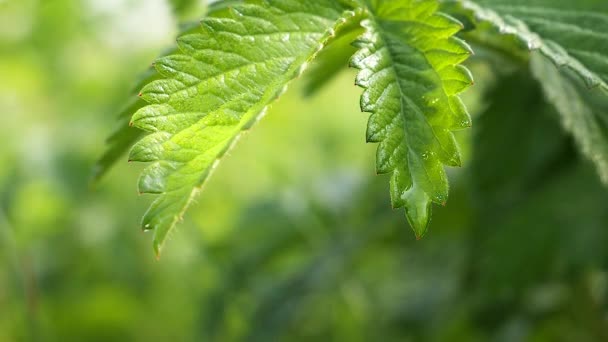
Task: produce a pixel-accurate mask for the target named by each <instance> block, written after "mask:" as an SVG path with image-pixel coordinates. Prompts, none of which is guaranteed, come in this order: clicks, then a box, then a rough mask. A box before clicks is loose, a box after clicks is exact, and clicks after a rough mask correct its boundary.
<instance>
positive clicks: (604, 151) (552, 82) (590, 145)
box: [530, 54, 608, 184]
mask: <svg viewBox="0 0 608 342" xmlns="http://www.w3.org/2000/svg"><path fill="white" fill-rule="evenodd" d="M530 62H531V69H532V74H533V75H534V77H535V78H536V79H537V80H538V81H539V82H540V84H541V86H542V88H543V92H544V93H545V97H546V98H547V100H548V101H549V102H550V103H552V104H553V106H554V107H555V109H556V110H557V112H558V113H559V115H560V117H561V122H562V126H563V127H564V129H565V130H566V131H568V132H569V133H570V134H572V136H573V137H574V140H575V141H576V143H577V145H578V147H579V150H580V151H581V152H582V153H583V154H584V155H585V156H586V157H587V158H589V159H590V160H591V161H593V163H594V164H595V166H596V169H597V171H598V173H599V176H600V178H601V179H602V181H603V182H604V184H608V100H607V99H606V97H605V96H603V94H602V93H600V91H599V90H591V91H589V90H588V89H585V88H584V87H582V86H581V85H578V84H577V82H575V80H573V79H572V77H569V76H568V74H567V73H566V72H564V71H561V72H560V70H558V69H556V68H555V67H553V65H551V63H550V62H549V60H547V58H546V57H544V56H542V55H539V54H533V55H532V59H531V61H530Z"/></svg>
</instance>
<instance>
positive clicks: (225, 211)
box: [0, 0, 608, 341]
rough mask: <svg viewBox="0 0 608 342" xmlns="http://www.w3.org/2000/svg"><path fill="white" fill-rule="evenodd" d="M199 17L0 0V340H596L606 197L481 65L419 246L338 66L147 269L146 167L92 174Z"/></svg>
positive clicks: (158, 7) (104, 0)
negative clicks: (139, 83)
mask: <svg viewBox="0 0 608 342" xmlns="http://www.w3.org/2000/svg"><path fill="white" fill-rule="evenodd" d="M203 11H204V10H203V6H202V5H201V4H198V3H196V2H192V1H172V3H168V2H165V1H163V0H111V1H110V0H44V1H43V0H0V81H1V82H0V143H1V144H0V341H170V340H172V341H243V340H247V341H608V324H607V319H608V316H607V315H608V311H607V308H608V305H607V304H608V302H607V299H608V298H607V297H606V295H607V291H608V273H607V266H608V265H607V263H608V248H606V246H607V242H608V229H606V228H608V227H606V222H608V221H607V220H608V210H606V207H607V203H608V193H607V192H606V189H605V188H604V187H602V185H601V184H600V183H599V181H598V180H597V177H596V175H595V172H594V170H593V168H592V167H591V166H590V165H589V164H588V163H587V162H585V161H583V160H581V158H580V157H579V156H578V154H577V153H576V151H575V149H574V148H573V144H572V141H571V140H570V139H569V138H568V137H567V136H565V135H564V134H563V133H562V131H561V129H560V127H559V123H558V122H557V120H556V118H557V115H556V114H555V113H554V111H553V109H552V108H551V107H550V106H548V105H547V104H546V103H545V102H544V100H543V98H542V93H541V91H540V90H539V89H538V85H537V84H536V83H534V82H533V81H531V80H530V77H529V76H528V74H529V73H528V71H527V67H526V65H525V64H523V63H519V64H518V63H510V62H508V61H505V60H503V59H501V58H500V56H493V57H492V58H488V57H491V56H490V55H489V54H484V53H483V51H480V53H478V57H476V58H473V59H472V60H470V61H469V66H470V67H471V69H473V71H474V72H475V75H476V78H477V82H476V86H475V87H474V89H473V90H470V91H469V92H468V93H466V95H465V98H466V101H467V103H468V105H469V107H470V109H471V111H472V112H473V115H474V128H473V129H472V130H469V131H465V132H460V133H458V139H459V140H460V141H461V144H462V148H463V152H464V155H465V158H464V159H465V167H463V168H462V169H450V170H449V175H450V181H451V184H452V188H451V196H450V200H449V202H448V205H447V206H446V207H442V208H440V207H435V208H434V209H435V210H434V219H433V222H432V223H431V228H430V232H429V234H428V235H427V237H425V238H424V239H423V240H421V241H415V238H414V235H413V233H412V232H411V230H410V228H409V226H408V224H407V221H406V219H405V217H404V214H403V212H402V211H401V210H399V211H395V210H391V209H390V203H389V193H388V178H387V177H385V176H376V175H375V172H374V157H375V155H374V154H375V146H373V145H367V144H365V142H364V136H365V135H364V132H365V123H366V120H367V114H362V113H360V111H359V108H358V96H359V94H360V90H359V89H357V88H356V87H355V86H353V77H354V71H352V70H349V71H346V70H345V72H343V73H342V74H340V75H338V76H337V77H336V78H335V79H333V80H332V81H331V82H330V83H329V84H328V85H327V86H326V87H325V88H323V89H321V90H320V91H319V92H318V93H317V94H316V95H313V96H310V97H303V96H302V90H303V88H304V87H305V82H306V78H304V80H299V81H297V82H296V83H294V84H293V85H292V87H291V88H290V89H291V91H290V92H289V93H288V94H287V95H285V96H283V97H282V98H281V99H280V100H279V101H278V103H276V104H275V105H274V106H273V107H272V109H271V111H270V112H269V113H268V115H267V116H266V118H265V119H264V120H263V121H262V122H261V123H260V124H259V125H258V126H257V127H255V128H254V129H253V130H252V131H251V132H250V133H247V134H246V135H245V136H244V137H243V138H242V139H241V141H240V143H239V144H238V146H237V148H236V149H234V150H233V151H232V153H231V154H230V155H229V156H228V157H227V158H226V159H225V160H224V162H223V163H222V164H221V165H220V167H219V169H218V170H217V172H216V173H215V174H214V176H213V177H212V179H211V181H210V182H209V183H208V184H207V186H206V188H205V190H204V191H203V192H202V194H201V196H200V197H199V198H198V200H197V203H196V204H195V205H194V206H193V207H192V208H191V209H190V210H189V212H188V214H187V215H186V217H185V221H184V223H183V224H181V225H180V226H179V228H178V230H177V232H175V233H174V234H173V235H172V237H171V239H170V241H169V243H168V244H167V247H166V248H165V252H164V254H163V256H162V258H161V259H160V260H158V261H157V260H156V259H155V258H154V255H153V252H152V247H151V241H150V236H148V235H146V234H143V233H142V232H141V231H140V229H139V228H138V223H139V219H140V217H141V215H142V213H143V212H144V210H145V208H146V205H147V204H149V202H150V201H151V198H149V197H146V196H138V195H137V192H136V181H137V175H138V172H139V171H140V170H141V168H142V165H136V164H128V163H127V162H126V160H125V158H123V159H122V160H121V161H120V163H119V164H118V165H117V167H116V168H115V169H114V170H112V172H111V173H110V174H109V175H107V176H106V177H105V178H104V180H103V181H102V182H100V183H98V184H96V185H95V187H94V188H92V187H91V186H90V183H89V180H90V176H91V172H92V169H93V166H94V163H95V161H96V159H97V158H98V157H99V156H100V155H101V153H102V152H103V150H104V140H105V137H106V136H107V135H108V134H109V133H110V132H111V131H112V129H113V128H114V127H115V124H116V120H115V116H116V114H117V113H118V112H119V110H120V109H121V106H122V105H123V104H124V103H125V102H126V101H127V99H128V95H129V94H132V89H131V88H132V86H133V85H134V83H135V80H137V77H138V75H139V74H140V73H141V72H142V71H144V70H145V69H146V66H148V65H149V64H150V63H151V61H153V60H154V57H155V56H156V55H158V53H159V52H160V51H162V50H163V49H164V48H165V47H166V46H170V45H171V42H172V41H173V39H174V37H175V34H176V33H177V32H178V29H177V27H178V24H177V23H178V22H180V20H182V19H187V18H196V17H199V16H200V15H201V14H202V13H203ZM497 65H498V66H499V67H498V68H497V67H496V66H497ZM506 65H509V67H506Z"/></svg>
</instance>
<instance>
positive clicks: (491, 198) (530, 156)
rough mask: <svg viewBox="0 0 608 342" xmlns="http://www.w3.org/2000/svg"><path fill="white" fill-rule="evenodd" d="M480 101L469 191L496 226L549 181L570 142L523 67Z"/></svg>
mask: <svg viewBox="0 0 608 342" xmlns="http://www.w3.org/2000/svg"><path fill="white" fill-rule="evenodd" d="M551 67H552V68H553V66H552V65H551ZM553 69H555V68H553ZM484 97H485V98H486V99H487V103H488V106H487V108H485V109H484V110H483V111H482V112H481V113H480V114H479V115H478V116H476V117H475V126H474V128H473V136H472V137H473V141H472V146H473V158H472V160H471V163H470V183H471V186H470V187H471V188H472V189H473V195H474V196H473V197H474V199H475V202H476V205H477V206H478V207H479V208H480V214H481V215H482V216H483V217H484V218H485V219H486V220H485V221H486V222H496V221H497V220H499V219H500V217H501V216H502V215H504V214H505V211H506V210H507V209H509V208H510V207H511V206H513V205H514V204H516V203H518V202H521V201H522V200H523V198H525V197H526V194H528V193H529V192H530V191H531V190H532V189H533V188H534V187H535V186H538V185H539V184H542V183H543V182H544V181H545V180H547V179H548V178H550V177H551V174H552V173H553V172H555V171H556V170H555V166H556V164H557V163H559V160H560V159H561V155H562V153H563V151H564V149H565V147H566V145H567V142H568V139H567V135H566V134H565V133H564V132H563V130H562V129H561V127H560V126H559V122H558V120H557V119H556V118H555V111H554V110H553V109H552V108H551V106H550V105H549V104H548V103H547V102H546V101H545V100H544V98H543V94H542V90H541V89H540V86H539V85H538V83H537V82H535V80H534V79H533V78H532V77H531V76H530V74H529V70H528V69H527V68H525V69H524V70H519V71H517V72H514V73H512V74H510V75H507V76H503V77H500V78H498V79H497V81H496V85H495V86H494V88H493V89H491V90H490V91H489V92H487V93H486V94H484ZM522 127H525V129H523V128H522ZM514 132H516V133H515V134H516V135H517V138H516V139H514V138H513V135H514Z"/></svg>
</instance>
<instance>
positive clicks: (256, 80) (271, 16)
mask: <svg viewBox="0 0 608 342" xmlns="http://www.w3.org/2000/svg"><path fill="white" fill-rule="evenodd" d="M349 8H350V7H349V6H347V5H346V4H343V3H342V2H341V1H333V0H319V1H314V2H308V1H296V0H280V1H279V0H276V1H265V2H259V4H254V3H249V4H243V5H235V6H233V7H232V8H231V12H230V16H229V17H225V18H206V19H204V20H203V21H202V27H201V29H200V31H199V32H197V33H193V34H189V35H185V36H182V37H180V38H179V39H178V47H179V52H177V53H175V54H172V55H169V56H166V57H163V58H160V59H159V60H158V61H156V63H155V68H156V70H157V71H158V72H159V73H160V74H161V75H162V76H163V77H164V78H163V79H160V80H157V81H153V82H151V83H149V84H148V85H146V86H145V87H144V88H143V90H142V91H141V94H140V95H141V98H142V99H144V100H145V101H146V102H148V103H149V105H148V106H146V107H143V108H141V109H139V110H138V111H137V112H136V113H135V114H134V115H133V117H132V119H131V124H132V125H134V126H135V127H138V128H140V129H143V130H146V131H148V132H150V133H151V134H149V135H147V136H146V137H144V138H143V139H142V140H140V141H139V142H138V143H137V144H136V145H135V146H134V147H133V148H132V150H131V153H130V160H133V161H140V162H151V163H152V164H151V165H149V166H148V167H147V168H146V169H145V170H144V171H143V173H142V175H141V177H140V180H139V191H140V192H142V193H152V194H158V195H159V196H158V197H157V198H156V200H155V201H154V202H153V203H152V205H151V207H150V208H149V210H148V211H147V212H146V214H145V216H144V218H143V222H142V225H143V228H144V229H145V230H153V231H154V249H155V251H156V253H157V254H158V253H159V252H160V250H161V248H162V245H163V243H164V241H165V239H166V237H167V234H168V233H169V231H171V229H172V228H173V227H174V226H175V224H176V223H177V222H178V221H179V220H180V219H181V217H182V215H183V213H184V211H185V210H186V208H187V207H188V205H189V204H190V202H191V201H192V198H193V196H194V195H195V194H196V192H197V191H198V190H199V189H200V187H201V186H202V185H203V183H204V181H205V180H206V179H207V178H208V176H209V174H210V173H211V171H212V170H213V169H214V167H215V165H216V164H217V162H218V160H219V158H221V157H222V156H223V155H224V153H225V152H226V151H227V150H228V149H229V148H230V147H231V146H232V145H234V143H235V142H236V141H237V138H238V136H239V134H240V133H241V131H243V130H245V129H248V128H249V127H251V125H252V124H253V123H255V121H257V120H258V119H259V118H260V117H261V116H262V113H263V112H264V111H265V109H266V106H267V105H268V104H269V103H270V102H272V101H273V100H274V99H276V98H277V97H278V96H279V95H280V94H281V93H282V92H284V91H285V87H286V85H287V84H288V82H289V81H290V80H292V79H293V78H295V77H297V76H298V75H299V74H300V73H301V72H302V70H303V69H304V68H305V66H306V65H307V64H308V63H309V62H310V61H311V60H312V59H313V57H314V56H315V55H316V54H317V52H318V51H319V50H320V49H321V48H323V46H324V44H325V43H326V42H327V41H328V39H329V38H330V37H331V36H332V34H333V33H334V32H335V30H336V29H337V28H338V27H339V26H340V25H342V24H344V23H346V22H347V21H348V18H350V17H353V16H354V12H353V11H350V10H349Z"/></svg>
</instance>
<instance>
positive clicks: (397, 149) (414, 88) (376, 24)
mask: <svg viewBox="0 0 608 342" xmlns="http://www.w3.org/2000/svg"><path fill="white" fill-rule="evenodd" d="M438 5H439V4H438V3H437V2H436V1H370V2H369V12H370V14H369V16H370V18H369V19H368V20H365V21H364V22H363V23H362V25H363V26H364V27H365V28H366V33H365V35H364V36H362V37H361V38H360V39H359V40H358V41H357V42H356V43H355V44H356V45H357V46H359V47H360V48H361V49H360V50H359V52H357V54H355V56H354V57H353V60H352V65H353V66H354V67H356V68H358V69H361V72H360V73H359V75H358V76H357V81H356V83H357V84H358V85H360V86H362V87H363V88H365V91H364V92H363V95H362V96H361V109H362V110H363V111H365V112H370V113H372V116H371V117H370V121H369V124H368V126H367V141H368V142H378V143H380V145H379V147H378V153H377V162H376V170H377V172H378V173H380V174H383V173H389V174H391V185H390V186H391V200H392V203H393V207H395V208H399V207H403V206H405V208H406V214H407V218H408V220H409V222H410V224H411V226H412V228H413V229H414V231H415V233H416V236H417V237H418V238H420V237H422V236H423V235H424V234H425V233H426V230H427V226H428V223H429V220H430V215H431V203H432V202H435V203H439V204H443V205H445V202H446V200H447V197H448V180H447V175H446V173H445V171H444V170H443V164H446V165H450V166H460V165H461V158H460V152H459V150H458V147H457V146H456V140H455V139H454V136H453V135H452V133H451V131H452V130H455V129H462V128H466V127H469V126H470V124H471V120H470V117H469V114H468V112H467V110H466V109H465V107H464V104H463V103H462V101H460V99H459V98H458V97H457V95H458V94H459V93H460V92H462V91H463V90H465V89H466V88H467V87H468V86H469V85H471V84H472V83H473V80H472V76H471V74H470V73H469V71H468V70H467V69H466V68H465V67H462V66H460V65H459V64H460V63H461V62H462V61H464V60H465V59H466V58H467V57H468V56H469V55H470V53H471V50H470V48H469V47H468V46H467V45H466V44H465V43H464V42H462V41H461V40H459V39H457V38H455V37H453V35H454V34H455V33H456V32H458V31H459V30H460V29H461V26H460V25H459V23H458V22H456V21H454V20H453V19H451V18H449V17H446V16H444V15H442V14H438V13H436V11H437V7H438Z"/></svg>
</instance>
